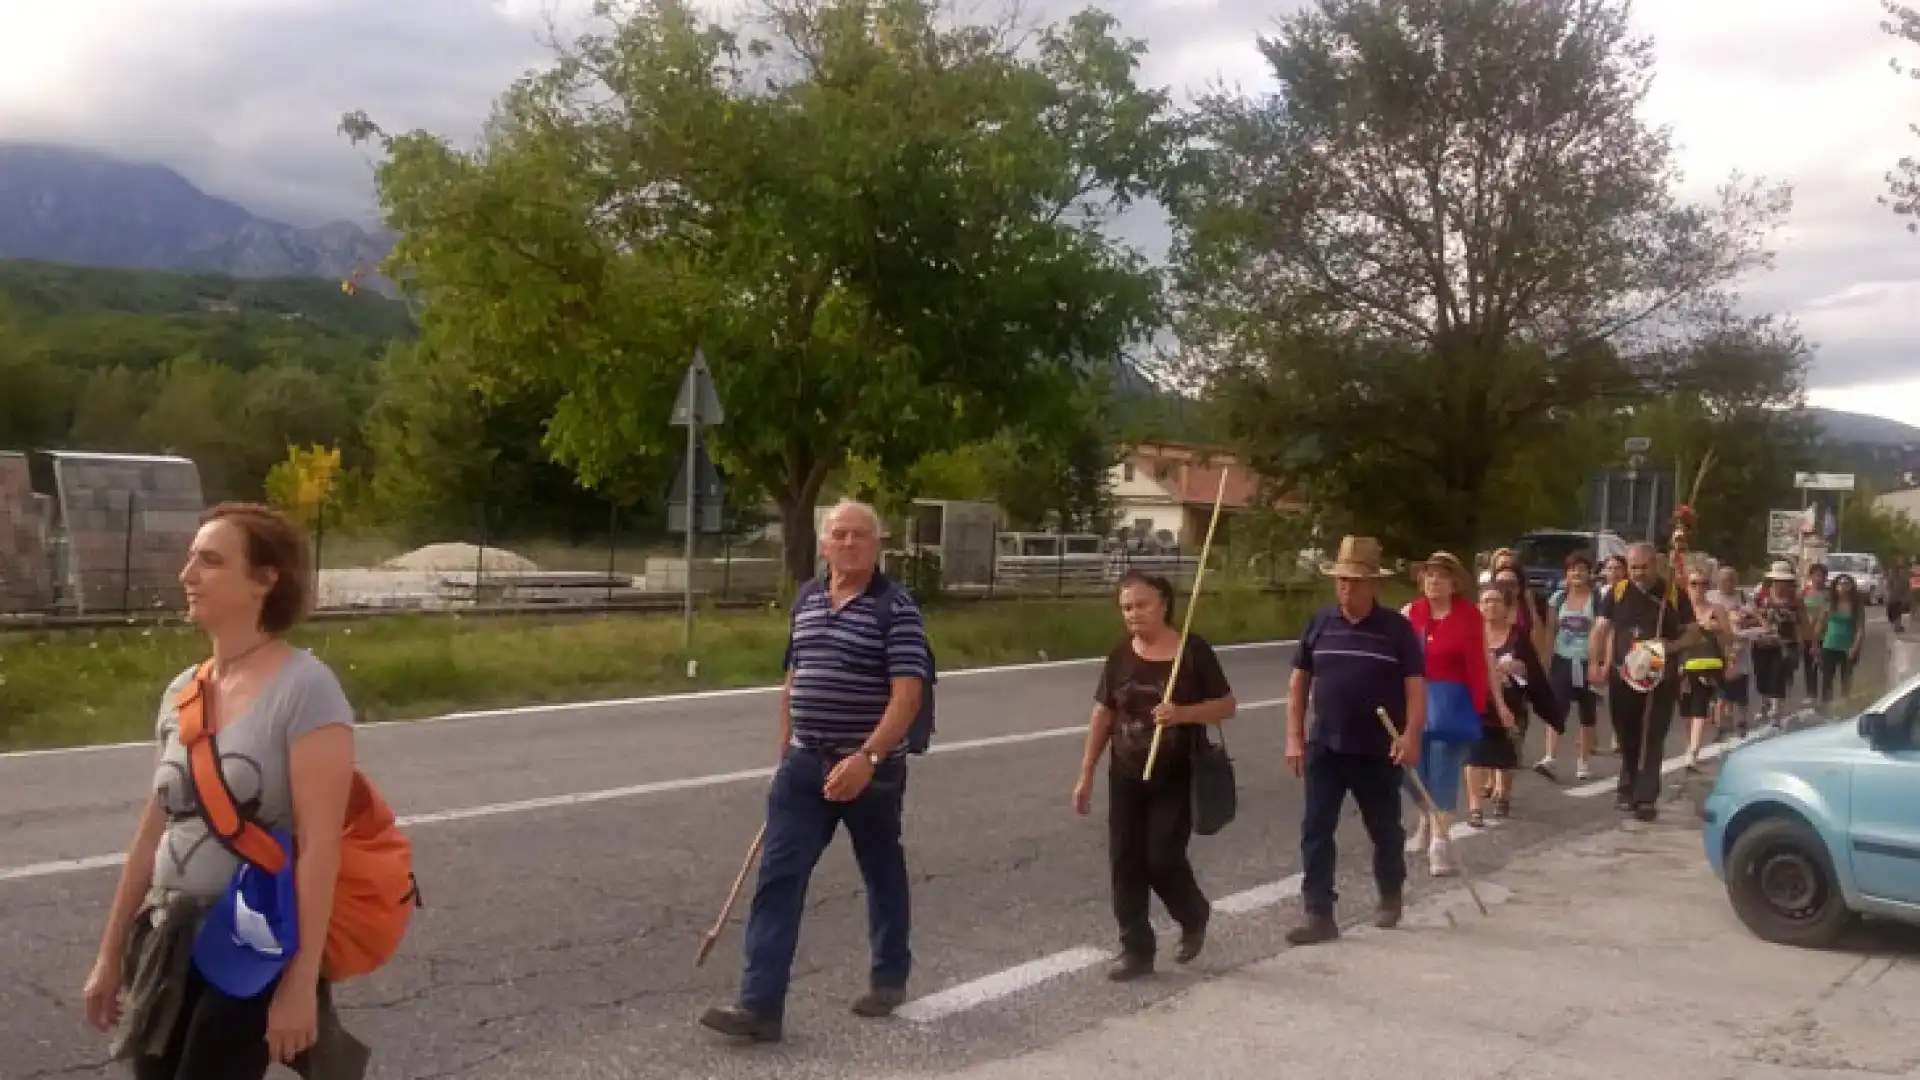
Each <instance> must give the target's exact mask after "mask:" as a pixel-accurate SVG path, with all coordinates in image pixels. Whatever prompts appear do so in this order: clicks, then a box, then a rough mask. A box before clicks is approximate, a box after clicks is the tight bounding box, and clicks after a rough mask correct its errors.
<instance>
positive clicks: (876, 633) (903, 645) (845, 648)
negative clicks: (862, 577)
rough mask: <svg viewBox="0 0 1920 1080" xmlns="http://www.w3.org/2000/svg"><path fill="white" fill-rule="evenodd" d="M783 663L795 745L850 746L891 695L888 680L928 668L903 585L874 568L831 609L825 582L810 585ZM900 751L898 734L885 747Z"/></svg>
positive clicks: (868, 730) (916, 613)
mask: <svg viewBox="0 0 1920 1080" xmlns="http://www.w3.org/2000/svg"><path fill="white" fill-rule="evenodd" d="M885 603H891V605H892V625H891V627H890V628H889V632H888V634H887V636H886V637H885V638H884V639H883V638H882V637H881V634H880V611H881V609H880V605H881V604H885ZM785 666H786V670H787V671H788V672H790V673H791V674H792V676H793V684H792V687H791V690H790V692H789V708H790V710H791V714H792V717H793V735H792V738H793V741H794V742H795V743H797V744H799V745H801V746H809V747H816V748H826V749H837V750H854V749H857V748H858V747H859V746H860V744H862V743H864V742H865V741H866V740H867V737H868V736H869V735H872V734H873V729H874V728H876V727H879V726H880V720H881V718H882V717H883V716H885V715H886V712H887V701H888V700H889V699H890V698H891V697H892V695H893V683H892V680H893V679H896V678H907V677H917V678H919V679H920V680H922V683H923V685H924V683H925V681H926V679H927V678H928V677H929V676H930V674H931V667H932V665H931V663H930V662H929V652H928V649H927V628H926V622H925V621H924V620H923V619H922V618H921V616H920V607H919V605H918V604H915V603H914V602H913V597H911V596H909V595H907V592H906V590H905V589H893V590H891V594H890V595H889V591H888V588H887V582H886V581H885V579H883V578H881V577H880V576H879V575H877V574H876V575H874V578H873V580H872V581H871V582H870V583H869V584H868V586H867V588H866V591H864V592H862V593H860V594H859V595H857V596H855V597H854V598H853V599H852V600H849V601H848V602H847V603H846V604H845V605H844V606H842V607H841V608H840V609H839V610H838V611H836V610H834V608H833V600H832V596H831V594H830V593H829V592H828V590H826V589H824V588H823V589H815V590H810V595H806V596H803V597H802V598H801V600H800V601H799V602H798V603H797V604H796V605H795V607H794V613H793V632H792V635H791V637H790V638H789V640H788V642H787V656H786V661H785ZM905 753H906V740H905V739H904V738H903V739H902V740H901V741H900V743H899V745H897V746H895V747H894V749H893V754H894V755H895V756H898V755H903V754H905Z"/></svg>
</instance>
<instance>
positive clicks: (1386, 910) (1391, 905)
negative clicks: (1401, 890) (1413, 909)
mask: <svg viewBox="0 0 1920 1080" xmlns="http://www.w3.org/2000/svg"><path fill="white" fill-rule="evenodd" d="M1402 906H1403V905H1402V903H1401V899H1400V897H1399V896H1383V897H1381V898H1380V904H1379V906H1378V907H1375V908H1374V909H1373V925H1375V926H1377V927H1379V928H1380V929H1382V930H1391V929H1393V928H1394V927H1396V926H1399V925H1400V912H1401V908H1402Z"/></svg>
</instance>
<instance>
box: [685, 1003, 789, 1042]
mask: <svg viewBox="0 0 1920 1080" xmlns="http://www.w3.org/2000/svg"><path fill="white" fill-rule="evenodd" d="M700 1025H701V1026H702V1027H706V1028H710V1029H712V1030H714V1031H717V1032H719V1033H720V1034H722V1035H730V1036H732V1037H733V1038H736V1039H746V1040H748V1041H751V1042H779V1041H780V1036H781V1034H782V1032H781V1023H780V1018H779V1017H777V1016H762V1015H760V1014H759V1013H756V1012H749V1011H748V1010H746V1009H743V1008H741V1007H740V1006H738V1005H716V1006H714V1007H713V1008H711V1009H708V1010H707V1011H706V1012H704V1013H702V1014H700Z"/></svg>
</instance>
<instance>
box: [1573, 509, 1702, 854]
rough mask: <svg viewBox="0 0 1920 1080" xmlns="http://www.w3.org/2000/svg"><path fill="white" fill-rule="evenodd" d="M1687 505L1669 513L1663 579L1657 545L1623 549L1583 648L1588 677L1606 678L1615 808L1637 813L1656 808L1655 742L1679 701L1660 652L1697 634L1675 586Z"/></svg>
mask: <svg viewBox="0 0 1920 1080" xmlns="http://www.w3.org/2000/svg"><path fill="white" fill-rule="evenodd" d="M1693 525H1694V517H1693V509H1692V508H1691V507H1687V506H1682V507H1680V508H1678V509H1677V510H1675V511H1674V514H1673V534H1672V538H1671V551H1672V565H1671V567H1670V573H1669V575H1668V576H1667V578H1666V580H1664V581H1662V580H1661V578H1660V576H1659V573H1658V568H1657V565H1656V564H1657V562H1658V559H1659V555H1658V552H1656V551H1655V549H1654V546H1653V545H1652V544H1650V543H1646V542H1641V543H1637V544H1634V545H1633V546H1632V547H1631V548H1628V549H1627V577H1626V580H1624V581H1618V582H1615V583H1614V584H1613V585H1612V586H1611V587H1609V588H1608V589H1607V591H1606V592H1604V593H1602V594H1601V597H1600V611H1599V618H1598V620H1597V621H1596V622H1595V624H1594V629H1593V645H1592V648H1591V649H1590V650H1589V651H1590V653H1591V655H1592V659H1591V660H1590V661H1589V664H1590V668H1589V671H1588V675H1589V676H1590V681H1591V682H1593V683H1596V684H1597V683H1599V682H1601V681H1602V680H1605V681H1606V684H1607V710H1608V713H1609V715H1610V718H1611V719H1612V721H1613V730H1614V737H1615V738H1616V739H1617V740H1618V741H1619V743H1620V783H1619V787H1618V793H1617V795H1616V797H1615V799H1614V808H1615V809H1617V810H1620V811H1623V812H1626V811H1631V812H1632V813H1633V815H1634V816H1635V817H1637V818H1639V819H1640V820H1641V821H1652V820H1654V818H1656V817H1658V816H1659V807H1658V804H1659V798H1660V748H1661V747H1664V746H1665V745H1666V742H1667V731H1668V729H1670V728H1671V727H1672V726H1673V714H1674V710H1675V708H1676V706H1677V705H1678V703H1679V696H1680V679H1679V678H1678V677H1675V676H1672V675H1671V674H1670V673H1669V671H1668V664H1667V658H1668V657H1669V656H1671V655H1676V654H1678V653H1680V652H1682V651H1684V650H1686V649H1689V648H1692V647H1693V646H1694V645H1696V644H1698V643H1699V642H1700V640H1701V631H1700V627H1699V625H1698V623H1697V621H1696V618H1695V614H1694V610H1693V603H1692V602H1691V601H1690V600H1689V599H1688V598H1687V595H1686V593H1685V591H1684V590H1682V589H1681V588H1680V587H1679V584H1678V583H1679V581H1680V580H1681V577H1682V575H1684V574H1685V573H1686V552H1687V543H1688V538H1689V536H1691V534H1692V531H1693Z"/></svg>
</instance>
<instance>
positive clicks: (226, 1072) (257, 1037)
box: [133, 966, 366, 1080]
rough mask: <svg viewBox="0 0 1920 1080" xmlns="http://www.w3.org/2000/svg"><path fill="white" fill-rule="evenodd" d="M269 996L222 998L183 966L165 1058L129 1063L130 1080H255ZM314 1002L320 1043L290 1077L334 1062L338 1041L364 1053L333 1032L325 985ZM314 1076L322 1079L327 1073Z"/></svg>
mask: <svg viewBox="0 0 1920 1080" xmlns="http://www.w3.org/2000/svg"><path fill="white" fill-rule="evenodd" d="M275 985H276V986H277V985H278V984H275ZM273 992H274V987H268V988H267V989H266V990H265V991H264V992H262V993H261V994H260V996H259V997H255V998H245V999H243V998H233V997H228V996H227V995H225V994H223V993H221V992H220V991H218V990H216V989H214V988H213V987H211V986H209V985H207V981H206V980H205V979H203V978H201V977H200V973H199V972H198V971H196V970H194V969H193V968H192V967H191V966H189V967H188V969H187V985H186V988H185V989H184V990H182V991H181V1000H180V1020H179V1022H178V1024H176V1025H175V1027H174V1030H173V1034H172V1035H171V1036H170V1037H169V1039H168V1040H167V1052H166V1053H165V1054H162V1055H160V1056H159V1057H147V1056H145V1055H142V1056H139V1057H136V1058H134V1059H133V1076H134V1080H261V1078H262V1077H264V1076H266V1075H267V1066H269V1065H271V1064H272V1062H271V1060H269V1058H268V1056H267V1010H269V1009H270V1008H272V1007H273ZM319 1002H320V1010H319V1011H320V1041H319V1042H318V1043H316V1044H315V1045H314V1046H313V1048H312V1049H310V1050H309V1051H308V1052H307V1053H305V1054H302V1055H300V1056H299V1057H298V1058H295V1059H294V1062H293V1071H294V1072H296V1073H298V1074H299V1075H301V1076H311V1075H314V1073H315V1071H316V1066H317V1064H318V1063H317V1062H316V1061H315V1058H316V1056H322V1057H325V1058H326V1059H327V1060H329V1061H337V1060H339V1057H340V1054H339V1051H340V1050H341V1048H342V1046H343V1044H342V1043H341V1042H340V1040H341V1039H342V1038H344V1039H345V1040H346V1042H347V1043H350V1044H352V1048H353V1051H357V1052H358V1053H359V1054H361V1055H364V1053H365V1049H366V1048H365V1047H364V1046H361V1045H360V1044H359V1042H358V1040H355V1039H353V1038H352V1037H351V1036H348V1035H346V1034H345V1032H344V1030H343V1029H341V1028H340V1027H339V1023H338V1020H337V1018H336V1017H335V1016H334V1013H333V995H332V988H331V987H330V986H328V985H327V983H326V982H325V981H322V982H321V983H320V988H319ZM348 1056H349V1057H351V1056H352V1052H349V1055H348ZM362 1065H364V1062H362ZM318 1071H319V1072H320V1073H322V1074H323V1075H324V1074H325V1073H326V1071H327V1070H326V1069H324V1068H320V1069H319V1070H318ZM335 1075H340V1073H339V1072H338V1071H336V1072H335Z"/></svg>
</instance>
